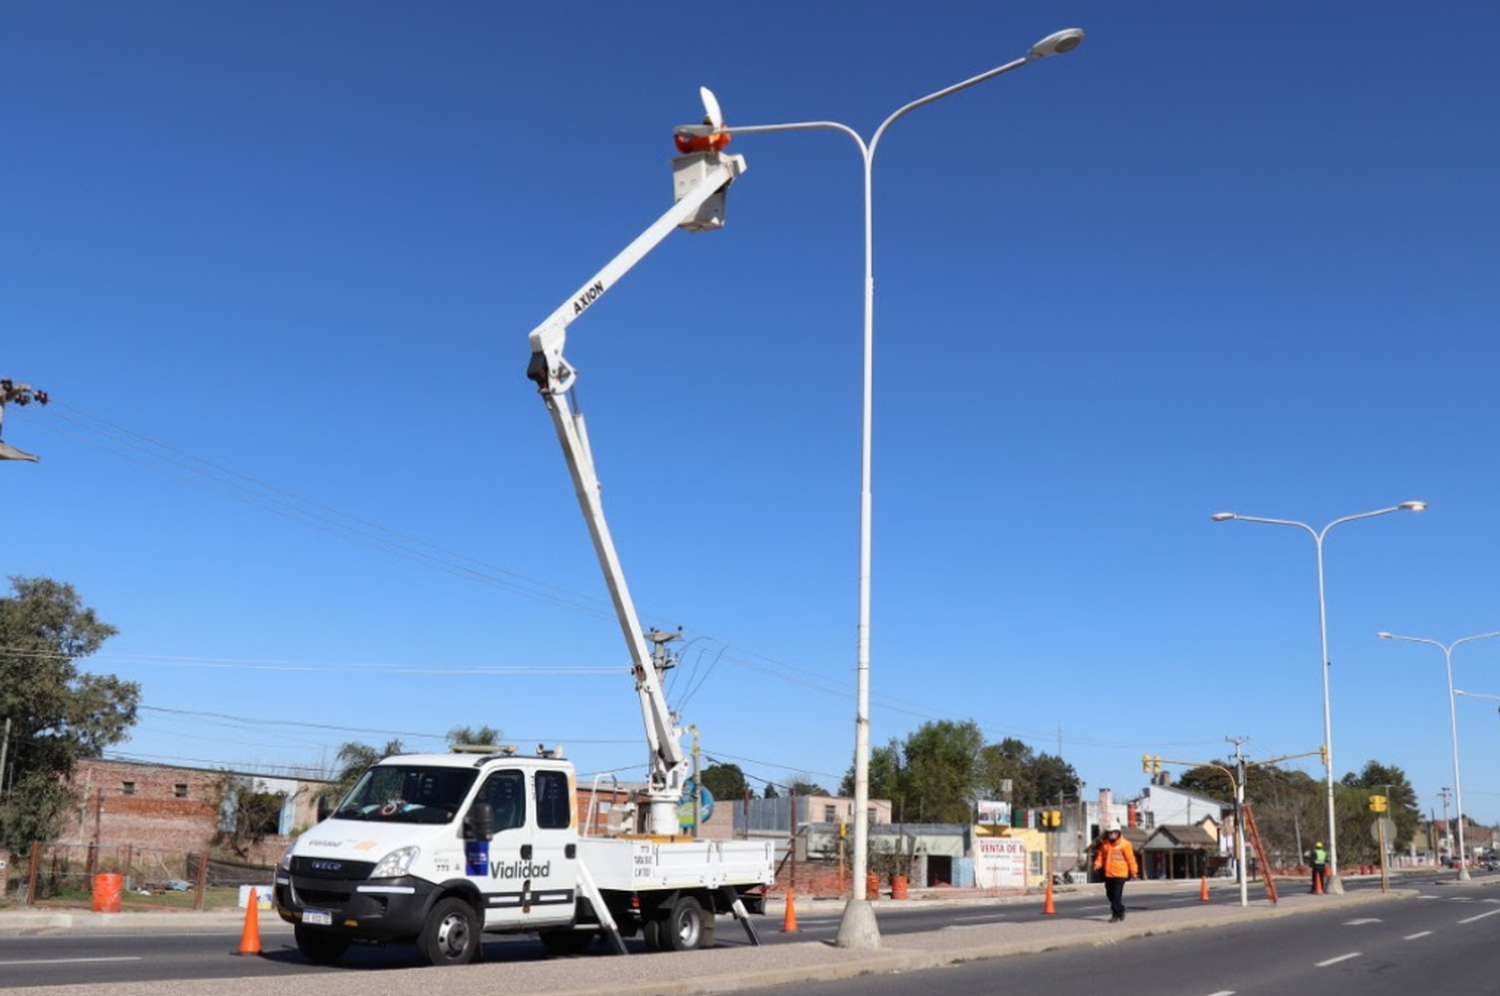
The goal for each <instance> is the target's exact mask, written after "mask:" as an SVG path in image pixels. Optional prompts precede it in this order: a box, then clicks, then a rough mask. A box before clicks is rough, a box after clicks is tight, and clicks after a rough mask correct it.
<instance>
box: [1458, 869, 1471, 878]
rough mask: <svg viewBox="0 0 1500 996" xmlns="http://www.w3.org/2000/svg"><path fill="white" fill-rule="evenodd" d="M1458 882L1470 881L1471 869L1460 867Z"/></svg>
mask: <svg viewBox="0 0 1500 996" xmlns="http://www.w3.org/2000/svg"><path fill="white" fill-rule="evenodd" d="M1458 880H1459V881H1460V882H1467V881H1469V880H1470V876H1469V869H1468V868H1466V867H1464V866H1463V865H1459V866H1458Z"/></svg>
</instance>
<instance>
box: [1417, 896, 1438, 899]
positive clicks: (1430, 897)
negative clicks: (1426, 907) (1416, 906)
mask: <svg viewBox="0 0 1500 996" xmlns="http://www.w3.org/2000/svg"><path fill="white" fill-rule="evenodd" d="M1417 898H1418V899H1437V898H1439V897H1438V896H1418V897H1417Z"/></svg>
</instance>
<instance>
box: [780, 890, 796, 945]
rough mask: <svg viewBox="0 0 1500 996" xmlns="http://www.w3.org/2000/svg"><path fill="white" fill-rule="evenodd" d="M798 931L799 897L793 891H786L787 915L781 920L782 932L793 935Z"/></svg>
mask: <svg viewBox="0 0 1500 996" xmlns="http://www.w3.org/2000/svg"><path fill="white" fill-rule="evenodd" d="M796 931H797V896H796V894H795V893H793V892H792V890H791V889H787V890H786V915H785V916H783V917H782V918H781V932H782V933H784V934H792V933H796Z"/></svg>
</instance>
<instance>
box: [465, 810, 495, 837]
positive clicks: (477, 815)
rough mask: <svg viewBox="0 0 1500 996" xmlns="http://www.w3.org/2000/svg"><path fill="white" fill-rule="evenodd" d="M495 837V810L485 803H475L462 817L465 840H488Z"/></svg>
mask: <svg viewBox="0 0 1500 996" xmlns="http://www.w3.org/2000/svg"><path fill="white" fill-rule="evenodd" d="M493 836H495V808H494V807H493V806H491V805H490V804H489V803H487V802H476V803H474V805H472V806H470V807H469V815H468V816H465V817H464V837H465V839H467V840H489V839H490V838H491V837H493Z"/></svg>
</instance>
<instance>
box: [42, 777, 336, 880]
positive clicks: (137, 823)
mask: <svg viewBox="0 0 1500 996" xmlns="http://www.w3.org/2000/svg"><path fill="white" fill-rule="evenodd" d="M226 776H227V773H226V772H223V771H210V770H206V769H203V768H184V767H175V766H172V765H164V764H143V763H138V762H130V761H107V760H103V759H98V758H95V759H90V760H85V761H80V762H79V763H78V765H77V768H76V769H75V771H74V773H73V785H74V787H75V788H77V789H79V790H80V792H81V794H82V803H81V805H80V806H79V808H78V809H77V810H76V811H75V812H74V813H73V818H72V820H71V821H70V822H69V823H68V825H67V826H65V827H64V829H63V831H62V835H61V840H63V841H70V842H79V843H92V844H98V845H100V846H102V847H112V846H117V845H122V844H129V845H131V846H132V847H135V848H137V849H154V850H160V851H167V852H182V853H186V852H199V851H203V850H207V849H208V848H209V846H210V845H211V844H212V843H213V841H214V838H215V837H216V835H217V834H218V832H219V810H220V800H221V795H222V790H223V784H224V781H225V778H226ZM246 777H249V778H252V779H253V778H254V777H256V776H254V775H250V776H246ZM267 777H269V776H267ZM324 784H326V783H323V782H299V783H298V790H297V816H296V824H297V825H298V826H299V827H307V826H311V825H312V824H313V823H314V822H315V820H316V817H315V812H314V810H315V807H316V790H317V789H318V788H321V787H322V786H323V785H324ZM287 840H288V838H286V837H282V836H270V837H267V838H266V839H265V841H263V842H262V844H261V846H260V847H259V848H257V849H256V853H255V854H254V855H253V858H255V859H256V860H259V861H274V860H275V859H276V858H277V857H278V856H279V855H280V854H281V851H282V850H283V849H284V848H285V847H286V844H287Z"/></svg>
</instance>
